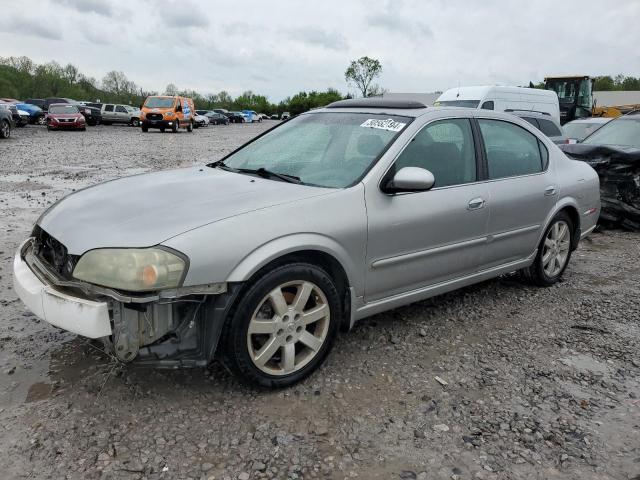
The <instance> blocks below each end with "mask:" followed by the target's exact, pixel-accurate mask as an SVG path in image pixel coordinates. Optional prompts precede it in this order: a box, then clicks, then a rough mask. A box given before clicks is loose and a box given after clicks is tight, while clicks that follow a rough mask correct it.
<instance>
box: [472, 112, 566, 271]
mask: <svg viewBox="0 0 640 480" xmlns="http://www.w3.org/2000/svg"><path fill="white" fill-rule="evenodd" d="M477 121H478V125H479V128H480V132H481V136H482V140H483V143H484V155H485V158H486V162H487V170H488V171H487V175H488V179H489V181H488V182H487V185H488V187H489V204H490V206H491V216H490V219H489V227H488V240H489V243H488V246H487V251H486V261H485V267H487V268H488V267H492V266H496V265H500V264H504V263H509V262H512V261H516V260H520V259H524V258H526V257H528V256H530V255H531V254H532V253H533V252H534V251H535V249H536V247H537V242H538V238H540V235H541V233H542V232H541V230H542V229H543V228H544V227H545V225H544V221H545V218H546V217H547V215H548V213H549V212H550V211H551V210H552V209H553V208H554V206H555V203H556V200H557V196H558V195H557V183H556V179H555V174H554V172H553V169H551V168H549V153H548V150H547V148H546V147H545V145H544V143H543V142H542V141H541V140H539V139H538V137H537V136H536V135H534V134H533V133H532V132H530V131H529V130H527V129H525V128H524V127H521V126H519V125H517V124H515V123H512V122H510V121H506V120H497V119H488V118H478V120H477Z"/></svg>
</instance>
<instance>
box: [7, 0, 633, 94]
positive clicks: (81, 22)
mask: <svg viewBox="0 0 640 480" xmlns="http://www.w3.org/2000/svg"><path fill="white" fill-rule="evenodd" d="M638 19H640V1H637V0H615V1H603V0H599V1H591V0H574V1H567V0H532V1H521V0H512V1H507V0H481V1H477V0H467V1H462V0H460V1H455V0H389V1H376V0H339V1H337V0H322V1H320V2H310V1H303V0H300V1H298V0H271V1H269V0H245V1H242V0H235V1H223V0H217V1H213V0H209V1H207V0H199V1H194V0H177V1H169V0H166V1H162V0H155V1H152V0H109V1H107V0H3V1H2V14H1V16H0V56H9V55H16V56H18V55H26V56H28V57H31V58H32V59H33V60H34V61H36V62H38V63H42V62H47V61H50V60H56V61H57V62H59V63H61V64H63V65H64V64H66V63H73V64H75V65H76V66H77V67H79V69H80V71H81V72H83V73H85V74H86V75H89V76H93V77H95V78H97V79H99V80H100V79H102V77H103V76H104V74H105V73H106V72H108V71H109V70H122V71H123V72H125V74H126V75H127V77H128V78H129V79H131V80H133V81H134V82H136V83H137V84H138V85H141V86H142V87H144V88H145V89H147V90H158V91H163V90H164V87H165V86H166V85H167V84H168V83H174V84H176V85H177V86H178V87H179V88H180V89H194V90H196V91H199V92H201V93H215V92H218V91H220V90H227V91H228V92H230V93H231V94H232V95H234V96H235V95H238V94H239V93H241V92H242V91H244V90H249V89H251V90H253V91H254V92H256V93H262V94H265V95H267V96H268V97H269V99H270V100H272V101H279V100H281V99H282V98H284V97H286V96H288V95H291V94H294V93H296V92H298V91H300V90H312V89H320V90H324V89H325V88H327V87H334V88H337V89H338V90H340V91H341V92H345V93H346V92H347V91H349V87H348V86H347V84H346V83H345V80H344V71H345V69H346V67H347V65H348V64H349V62H350V61H351V60H353V59H356V58H358V57H360V56H363V55H368V56H371V57H375V58H377V59H379V60H380V61H381V62H382V65H383V74H382V76H381V77H380V79H379V80H378V83H379V84H380V85H381V86H382V87H384V88H386V89H388V90H389V91H391V92H431V91H435V90H444V89H446V88H449V87H454V86H457V85H458V84H460V85H474V84H476V85H477V84H506V85H523V84H528V82H529V80H532V81H541V80H542V79H543V77H544V76H545V75H550V74H589V75H600V74H612V75H615V74H617V73H624V74H627V75H633V76H640V48H638V46H639V45H640V28H638V24H637V22H638ZM351 90H353V89H351Z"/></svg>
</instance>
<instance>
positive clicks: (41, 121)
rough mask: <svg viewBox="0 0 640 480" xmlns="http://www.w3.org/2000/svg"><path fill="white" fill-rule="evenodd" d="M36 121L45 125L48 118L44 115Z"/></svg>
mask: <svg viewBox="0 0 640 480" xmlns="http://www.w3.org/2000/svg"><path fill="white" fill-rule="evenodd" d="M36 123H37V124H38V125H44V124H45V123H46V120H45V118H44V116H42V117H38V120H37V121H36Z"/></svg>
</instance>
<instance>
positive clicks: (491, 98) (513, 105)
mask: <svg viewBox="0 0 640 480" xmlns="http://www.w3.org/2000/svg"><path fill="white" fill-rule="evenodd" d="M433 105H434V106H435V107H437V106H441V107H447V106H448V107H467V108H477V109H482V110H498V111H501V112H506V111H508V110H537V111H539V112H546V113H548V114H549V115H550V116H552V117H553V118H554V119H555V120H556V121H557V122H558V123H560V101H559V100H558V95H557V94H556V92H554V91H552V90H543V89H541V88H528V87H500V86H495V85H490V86H480V87H457V88H451V89H449V90H446V91H445V92H443V93H442V94H441V95H440V96H439V97H438V98H437V99H436V101H435V102H434V103H433Z"/></svg>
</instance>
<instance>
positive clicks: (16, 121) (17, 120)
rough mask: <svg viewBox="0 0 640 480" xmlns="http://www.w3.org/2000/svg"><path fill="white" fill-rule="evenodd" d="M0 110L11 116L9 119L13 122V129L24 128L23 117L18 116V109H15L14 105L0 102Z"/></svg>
mask: <svg viewBox="0 0 640 480" xmlns="http://www.w3.org/2000/svg"><path fill="white" fill-rule="evenodd" d="M0 108H3V109H5V110H7V111H8V112H9V113H10V114H11V118H12V120H13V126H14V127H24V126H25V119H24V116H20V113H19V112H18V107H16V105H15V104H14V103H6V102H2V103H0Z"/></svg>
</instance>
